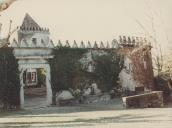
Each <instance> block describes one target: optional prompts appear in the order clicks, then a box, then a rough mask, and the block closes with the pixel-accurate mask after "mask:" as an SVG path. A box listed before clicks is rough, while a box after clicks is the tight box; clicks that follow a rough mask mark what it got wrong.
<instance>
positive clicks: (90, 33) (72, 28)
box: [0, 0, 172, 47]
mask: <svg viewBox="0 0 172 128" xmlns="http://www.w3.org/2000/svg"><path fill="white" fill-rule="evenodd" d="M150 11H152V12H154V14H153V17H154V24H155V28H156V32H157V37H158V41H159V42H161V44H163V46H164V47H167V46H168V43H169V42H167V40H166V39H167V36H168V38H169V41H171V43H172V36H171V35H172V14H171V13H172V0H18V1H17V2H15V3H14V4H12V6H11V7H10V8H9V9H7V10H6V11H4V12H3V13H1V17H0V22H2V23H3V24H4V25H3V34H4V33H7V29H6V28H8V26H9V25H8V24H9V20H10V19H12V20H13V27H15V26H20V25H21V23H22V21H23V18H24V15H25V13H29V14H30V15H31V16H32V17H33V19H35V21H36V22H37V23H38V24H39V25H40V26H41V27H48V28H49V29H50V32H51V38H52V39H53V41H54V42H57V41H58V40H62V41H65V40H69V41H73V40H77V41H81V40H83V41H88V40H90V41H95V40H97V41H101V40H103V41H111V40H112V39H114V38H117V37H118V36H119V35H130V36H134V35H136V36H138V35H139V36H144V33H145V31H144V30H143V29H142V28H141V27H140V25H139V24H138V23H137V22H136V20H138V21H139V22H140V23H141V24H142V25H144V26H145V28H146V30H147V31H149V32H151V31H152V29H151V22H150V18H149V16H150ZM166 35H167V36H166Z"/></svg>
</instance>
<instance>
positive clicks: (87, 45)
mask: <svg viewBox="0 0 172 128" xmlns="http://www.w3.org/2000/svg"><path fill="white" fill-rule="evenodd" d="M145 44H150V43H149V42H148V41H147V40H146V38H142V37H134V36H132V37H129V36H127V37H126V36H119V39H118V40H116V39H113V40H112V42H111V43H109V42H108V41H107V42H103V41H94V42H90V41H81V42H79V43H77V42H76V40H74V41H71V42H69V41H68V40H66V41H65V42H61V40H59V41H58V43H57V45H56V46H57V47H69V48H82V49H118V48H123V47H125V48H126V47H133V48H134V47H139V46H141V45H145Z"/></svg>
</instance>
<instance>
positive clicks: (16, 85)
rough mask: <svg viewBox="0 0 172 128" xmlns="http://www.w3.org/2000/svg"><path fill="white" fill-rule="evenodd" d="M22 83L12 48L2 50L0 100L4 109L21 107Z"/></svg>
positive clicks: (0, 54) (0, 59)
mask: <svg viewBox="0 0 172 128" xmlns="http://www.w3.org/2000/svg"><path fill="white" fill-rule="evenodd" d="M19 92H20V81H19V71H18V63H17V60H16V59H15V57H14V55H13V49H12V48H1V49H0V100H1V101H2V102H3V104H4V109H6V108H7V107H10V106H17V105H19V103H20V101H19V94H20V93H19Z"/></svg>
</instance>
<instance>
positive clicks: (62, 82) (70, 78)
mask: <svg viewBox="0 0 172 128" xmlns="http://www.w3.org/2000/svg"><path fill="white" fill-rule="evenodd" d="M86 52H88V50H87V49H79V48H76V49H75V48H68V47H59V48H56V49H54V51H53V55H54V58H53V59H52V60H51V61H50V65H51V84H52V90H53V96H54V97H53V98H55V94H56V92H58V91H61V90H70V91H71V92H72V93H73V95H74V96H75V91H76V92H77V93H76V98H77V97H78V95H79V97H80V96H81V97H82V94H83V93H84V89H86V88H88V87H89V86H90V85H91V84H92V83H93V82H96V83H97V84H98V86H99V88H100V89H101V90H103V91H104V92H107V91H110V90H111V89H114V91H115V93H117V92H119V89H120V86H119V84H118V76H119V73H120V71H121V70H122V68H123V58H122V57H121V56H119V55H118V54H117V52H116V51H115V50H111V52H106V53H107V54H104V55H100V56H99V55H96V56H95V58H94V61H95V64H96V65H95V66H96V67H95V72H88V71H87V70H86V69H84V68H83V66H82V64H81V63H80V61H79V60H80V59H81V58H82V57H83V55H84V54H85V53H86ZM54 101H55V99H54Z"/></svg>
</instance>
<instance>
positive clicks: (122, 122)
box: [0, 99, 172, 128]
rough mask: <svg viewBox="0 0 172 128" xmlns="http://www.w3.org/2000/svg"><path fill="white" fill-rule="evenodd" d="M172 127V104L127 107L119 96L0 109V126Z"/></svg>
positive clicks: (34, 127) (38, 127)
mask: <svg viewBox="0 0 172 128" xmlns="http://www.w3.org/2000/svg"><path fill="white" fill-rule="evenodd" d="M1 127H2V128H18V127H23V128H30V127H32V128H145V127H147V128H171V127H172V107H171V106H166V107H165V108H148V109H124V108H123V107H122V104H121V100H120V99H115V100H112V101H110V102H107V103H100V104H95V103H94V104H89V105H80V106H72V107H42V108H40V107H39V108H28V109H25V110H20V111H17V112H1V113H0V128H1Z"/></svg>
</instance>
